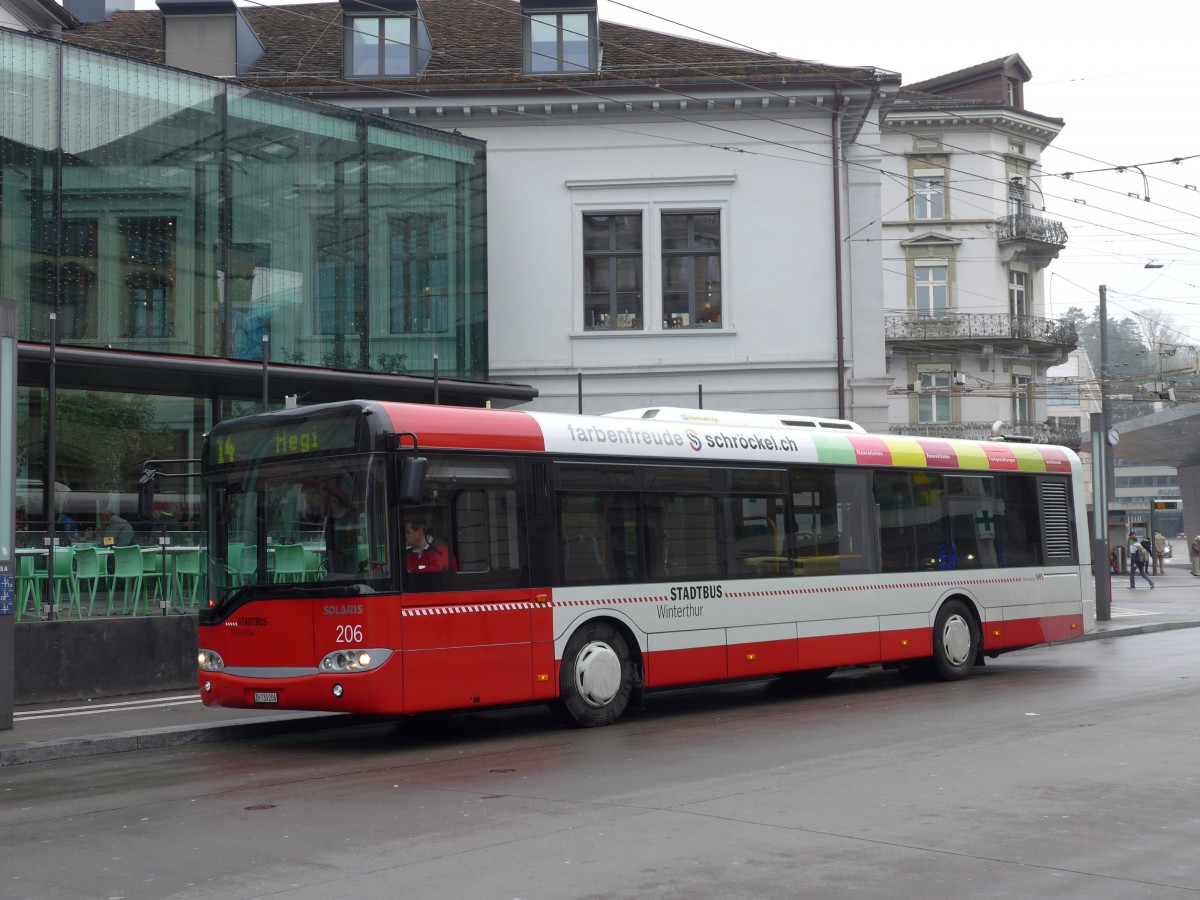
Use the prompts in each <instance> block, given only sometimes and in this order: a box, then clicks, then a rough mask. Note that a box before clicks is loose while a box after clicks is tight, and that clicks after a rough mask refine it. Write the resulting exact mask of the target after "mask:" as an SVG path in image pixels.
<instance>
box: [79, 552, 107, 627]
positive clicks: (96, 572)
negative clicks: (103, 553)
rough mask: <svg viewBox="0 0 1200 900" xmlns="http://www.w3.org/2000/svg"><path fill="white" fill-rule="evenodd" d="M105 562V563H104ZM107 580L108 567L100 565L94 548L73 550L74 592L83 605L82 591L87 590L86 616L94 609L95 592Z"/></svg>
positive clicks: (98, 555)
mask: <svg viewBox="0 0 1200 900" xmlns="http://www.w3.org/2000/svg"><path fill="white" fill-rule="evenodd" d="M106 562H107V561H106ZM107 580H108V566H107V565H105V566H103V568H102V567H101V565H100V553H99V552H98V551H97V550H96V548H95V547H79V548H76V550H75V591H76V593H77V594H78V595H79V599H80V606H82V605H83V603H82V601H83V589H84V587H86V588H87V589H88V615H89V616H90V615H91V614H92V612H93V611H94V610H95V608H96V591H97V590H99V588H100V583H101V582H102V581H107Z"/></svg>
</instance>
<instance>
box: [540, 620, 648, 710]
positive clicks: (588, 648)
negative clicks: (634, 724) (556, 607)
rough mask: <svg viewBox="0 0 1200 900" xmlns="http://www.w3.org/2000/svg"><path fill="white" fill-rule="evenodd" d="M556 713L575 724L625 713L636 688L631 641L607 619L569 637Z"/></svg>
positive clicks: (556, 702) (564, 655) (561, 671)
mask: <svg viewBox="0 0 1200 900" xmlns="http://www.w3.org/2000/svg"><path fill="white" fill-rule="evenodd" d="M558 688H559V698H558V700H556V701H555V702H554V703H553V704H552V708H553V710H554V712H555V714H556V717H557V718H559V719H560V720H562V721H565V722H567V723H568V724H572V725H579V726H582V727H584V728H594V727H596V726H598V725H609V724H611V723H612V722H615V721H616V720H617V719H619V718H620V717H621V714H622V713H623V712H625V707H626V706H628V705H629V697H630V694H632V692H633V662H632V660H631V659H630V657H629V645H628V644H627V643H626V642H625V638H624V637H623V636H622V634H621V632H619V631H618V630H617V629H616V628H613V627H612V626H611V625H609V624H608V623H606V622H588V623H587V624H585V625H583V626H582V627H581V628H579V630H577V631H576V632H575V633H574V634H573V635H571V639H570V640H569V641H567V649H566V651H565V652H564V653H563V659H562V668H561V669H560V671H559V682H558Z"/></svg>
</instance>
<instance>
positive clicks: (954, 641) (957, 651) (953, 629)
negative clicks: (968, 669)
mask: <svg viewBox="0 0 1200 900" xmlns="http://www.w3.org/2000/svg"><path fill="white" fill-rule="evenodd" d="M942 646H943V647H944V648H945V652H946V661H947V662H948V663H950V665H952V666H961V665H962V664H963V663H965V662H966V661H967V658H968V657H969V656H970V654H971V626H970V624H969V623H968V622H967V620H966V619H964V618H963V617H962V616H951V617H950V618H948V619H947V620H946V624H945V626H944V627H943V628H942Z"/></svg>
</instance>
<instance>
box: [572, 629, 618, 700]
mask: <svg viewBox="0 0 1200 900" xmlns="http://www.w3.org/2000/svg"><path fill="white" fill-rule="evenodd" d="M575 689H576V690H577V691H578V692H579V696H580V698H582V700H583V702H584V703H586V704H587V705H588V706H593V707H596V708H599V707H602V706H607V705H608V704H609V703H611V702H612V700H613V698H614V697H616V696H617V692H618V691H620V690H621V658H620V657H619V656H617V654H616V653H615V652H613V648H612V647H610V646H608V644H605V643H603V642H602V641H592V642H591V643H590V644H588V645H587V646H585V647H584V648H583V649H582V650H581V651H579V657H578V659H576V661H575Z"/></svg>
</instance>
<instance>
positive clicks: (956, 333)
mask: <svg viewBox="0 0 1200 900" xmlns="http://www.w3.org/2000/svg"><path fill="white" fill-rule="evenodd" d="M883 336H884V339H885V340H889V341H937V340H951V341H954V340H997V339H1003V338H1009V339H1012V340H1020V341H1036V342H1037V343H1042V344H1054V345H1056V346H1059V347H1066V348H1068V349H1071V350H1073V349H1075V347H1076V346H1078V344H1079V335H1078V334H1077V333H1076V331H1075V325H1074V324H1073V323H1071V322H1063V321H1061V320H1059V319H1043V318H1041V317H1039V316H1015V315H1012V314H1011V313H990V314H980V313H949V314H947V315H940V316H921V315H912V314H910V315H904V316H887V317H885V319H884V323H883Z"/></svg>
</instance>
